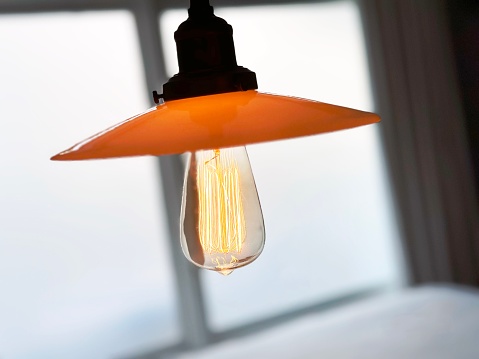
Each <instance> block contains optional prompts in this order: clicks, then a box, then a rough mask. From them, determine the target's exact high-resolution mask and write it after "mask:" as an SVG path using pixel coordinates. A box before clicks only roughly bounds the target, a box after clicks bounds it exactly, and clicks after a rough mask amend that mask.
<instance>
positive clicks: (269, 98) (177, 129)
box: [51, 90, 380, 161]
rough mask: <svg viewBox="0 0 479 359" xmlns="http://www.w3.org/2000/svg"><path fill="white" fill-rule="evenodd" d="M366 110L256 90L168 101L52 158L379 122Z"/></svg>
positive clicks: (193, 147)
mask: <svg viewBox="0 0 479 359" xmlns="http://www.w3.org/2000/svg"><path fill="white" fill-rule="evenodd" d="M379 121H380V118H379V116H378V115H376V114H374V113H370V112H365V111H360V110H355V109H350V108H347V107H342V106H336V105H331V104H327V103H323V102H318V101H312V100H306V99H302V98H297V97H288V96H281V95H274V94H268V93H262V92H258V91H256V90H249V91H242V92H231V93H223V94H217V95H208V96H200V97H194V98H185V99H179V100H173V101H166V102H164V103H162V104H160V105H158V106H156V107H152V108H150V109H148V110H147V111H145V112H143V113H141V114H139V115H136V116H134V117H131V118H129V119H127V120H125V121H123V122H121V123H119V124H117V125H114V126H112V127H110V128H108V129H106V130H104V131H101V132H99V133H97V134H96V135H93V136H91V137H89V138H87V139H86V140H84V141H81V142H79V143H78V144H76V145H74V146H72V147H70V148H69V149H67V150H65V151H62V152H60V153H59V154H57V155H55V156H53V157H52V158H51V159H52V160H60V161H61V160H65V161H68V160H70V161H74V160H88V159H102V158H117V157H130V156H145V155H151V156H161V155H171V154H179V153H184V152H193V151H197V150H204V149H216V148H225V147H235V146H241V145H248V144H254V143H261V142H268V141H275V140H281V139H289V138H296V137H302V136H309V135H316V134H321V133H328V132H334V131H338V130H343V129H349V128H354V127H358V126H362V125H367V124H372V123H375V122H379Z"/></svg>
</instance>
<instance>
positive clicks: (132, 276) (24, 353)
mask: <svg viewBox="0 0 479 359" xmlns="http://www.w3.org/2000/svg"><path fill="white" fill-rule="evenodd" d="M135 36H136V34H135V28H134V22H133V17H132V15H131V14H130V13H129V12H126V11H108V12H87V13H82V14H67V13H59V14H42V15H17V16H2V18H1V21H0V52H1V53H2V54H3V55H2V56H1V57H0V78H1V79H2V81H1V83H0V103H1V106H0V117H1V118H2V131H0V143H1V146H2V151H1V154H0V166H1V168H2V179H1V184H2V185H1V186H0V197H1V200H0V282H1V283H2V290H1V293H2V294H1V296H0V318H1V320H0V357H2V358H51V359H54V358H82V359H84V358H111V357H114V356H115V357H116V356H119V355H120V354H121V355H124V354H125V352H132V351H139V350H144V349H145V348H149V347H151V346H155V345H158V344H162V345H166V344H168V343H170V342H173V341H176V340H178V335H179V333H178V326H177V324H176V316H175V300H174V293H173V274H172V270H171V267H170V258H169V255H168V248H167V245H166V244H165V243H166V242H165V238H166V237H167V235H166V234H165V225H164V223H163V220H162V218H164V214H163V213H162V207H160V205H159V204H160V200H161V198H160V197H161V194H160V193H159V189H158V173H157V170H156V168H155V166H154V164H155V163H154V160H153V159H149V158H138V159H126V160H124V161H123V160H122V161H92V162H82V163H68V164H65V163H53V162H50V161H49V157H50V156H51V155H52V154H53V153H55V152H58V151H60V150H62V149H64V148H65V146H67V145H69V144H72V143H75V142H76V141H79V140H81V139H82V138H84V137H85V136H89V135H91V134H92V133H95V132H96V131H99V130H102V129H103V128H105V127H107V126H109V125H111V124H113V123H115V121H116V120H117V119H119V118H120V119H121V118H126V117H128V116H130V115H132V114H134V113H136V112H139V111H142V110H143V109H144V108H145V107H146V106H148V102H147V101H146V99H145V96H144V91H143V88H144V83H143V73H142V72H143V71H142V68H141V57H140V52H139V48H138V45H137V43H136V37H135Z"/></svg>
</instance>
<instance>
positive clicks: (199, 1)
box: [190, 0, 210, 9]
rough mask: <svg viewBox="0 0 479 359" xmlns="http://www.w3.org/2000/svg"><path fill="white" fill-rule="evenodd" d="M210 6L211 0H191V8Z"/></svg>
mask: <svg viewBox="0 0 479 359" xmlns="http://www.w3.org/2000/svg"><path fill="white" fill-rule="evenodd" d="M200 7H203V8H205V7H210V1H209V0H190V9H197V8H200Z"/></svg>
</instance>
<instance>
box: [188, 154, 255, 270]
mask: <svg viewBox="0 0 479 359" xmlns="http://www.w3.org/2000/svg"><path fill="white" fill-rule="evenodd" d="M263 246H264V224H263V214H262V212H261V206H260V203H259V198H258V193H257V192H256V184H255V182H254V178H253V173H252V171H251V166H250V163H249V159H248V154H247V153H246V148H244V147H234V148H226V149H220V150H207V151H197V152H194V153H191V154H190V158H189V160H188V166H187V170H186V173H185V184H184V188H183V201H182V205H181V247H182V248H183V252H184V254H185V256H186V258H188V259H189V260H190V261H191V262H193V264H195V265H197V266H199V267H201V268H205V269H210V270H213V271H217V272H219V273H221V274H224V275H228V274H230V273H231V272H232V271H233V270H234V269H236V268H239V267H243V266H245V265H247V264H249V263H251V262H252V261H254V260H255V259H256V258H257V257H258V256H259V255H260V253H261V251H262V250H263Z"/></svg>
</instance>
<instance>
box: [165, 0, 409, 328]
mask: <svg viewBox="0 0 479 359" xmlns="http://www.w3.org/2000/svg"><path fill="white" fill-rule="evenodd" d="M216 13H217V15H218V16H220V17H223V18H224V19H226V20H227V21H228V22H229V23H230V24H231V25H232V26H233V28H234V34H235V44H236V53H237V58H238V63H239V64H240V65H242V66H245V67H247V68H249V69H251V70H253V71H255V72H256V74H257V76H258V82H259V86H260V88H259V89H260V90H261V91H264V92H272V93H279V94H285V95H291V96H297V97H305V98H311V99H316V100H319V101H323V102H329V103H334V104H339V105H343V106H347V107H353V108H358V109H362V110H372V109H373V106H372V95H371V90H370V83H369V81H370V79H369V74H368V70H367V63H366V57H365V47H364V40H363V38H362V31H361V24H360V17H359V12H358V9H357V7H356V6H355V4H354V3H353V2H349V1H342V2H331V3H323V4H313V5H311V4H309V5H290V6H274V7H246V8H234V9H217V11H216ZM185 17H186V12H185V11H170V12H167V13H166V14H164V16H163V17H162V19H161V24H162V30H163V36H164V43H165V46H166V50H167V54H168V61H167V63H168V69H169V70H170V72H176V71H177V67H176V58H175V49H174V42H173V39H172V32H173V29H175V28H176V27H177V26H178V24H179V23H180V22H181V21H183V20H184V19H185ZM248 151H249V154H250V159H251V163H252V167H253V171H254V175H255V178H256V181H257V187H258V192H259V196H260V199H261V203H262V206H263V211H264V216H265V225H266V246H265V249H264V251H263V254H262V255H261V256H260V258H259V259H258V260H257V261H256V262H255V263H254V264H252V265H250V266H248V267H246V268H244V269H240V270H237V271H235V272H234V273H233V274H232V275H231V276H229V277H227V278H224V277H221V276H219V275H218V274H216V273H212V272H206V271H203V272H202V280H203V283H204V286H205V293H206V297H207V305H208V314H209V319H210V322H211V324H212V326H213V328H214V329H216V330H220V329H225V328H230V327H233V326H237V325H240V324H244V323H246V322H250V321H254V320H259V319H262V318H265V317H267V316H271V315H274V314H278V313H280V312H284V311H286V310H294V309H297V308H300V307H303V306H306V305H311V304H314V303H317V302H320V301H322V300H325V299H329V298H332V297H334V296H337V295H340V294H345V293H349V292H351V291H354V290H358V289H364V288H368V287H375V286H382V285H386V286H389V285H394V284H396V283H398V281H399V278H400V276H401V271H400V266H399V255H398V250H397V240H398V238H397V237H398V234H397V228H396V223H395V219H394V214H393V211H392V204H391V202H390V189H389V185H388V183H387V180H386V176H385V169H384V165H383V162H382V161H383V158H382V153H381V146H380V141H379V137H378V128H377V126H368V127H364V128H359V129H354V130H348V131H342V132H339V133H334V134H328V135H322V136H313V137H309V138H302V139H295V140H288V141H280V142H273V143H267V144H260V145H253V146H248Z"/></svg>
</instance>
